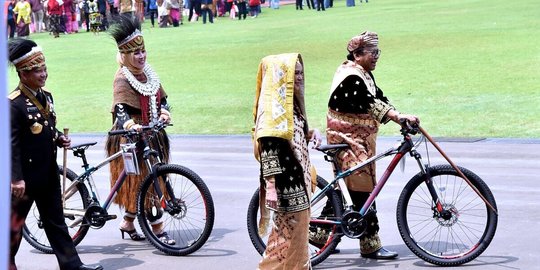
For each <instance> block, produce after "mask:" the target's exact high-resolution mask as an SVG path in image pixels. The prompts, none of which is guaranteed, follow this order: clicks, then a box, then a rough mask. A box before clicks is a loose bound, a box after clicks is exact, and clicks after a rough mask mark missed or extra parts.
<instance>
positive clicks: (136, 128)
mask: <svg viewBox="0 0 540 270" xmlns="http://www.w3.org/2000/svg"><path fill="white" fill-rule="evenodd" d="M129 130H133V131H137V132H141V131H142V130H143V126H141V125H139V124H134V125H132V126H131V127H130V128H129Z"/></svg>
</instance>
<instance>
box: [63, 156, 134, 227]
mask: <svg viewBox="0 0 540 270" xmlns="http://www.w3.org/2000/svg"><path fill="white" fill-rule="evenodd" d="M120 156H122V150H120V151H118V152H116V153H114V154H113V155H111V156H110V157H108V158H106V159H105V160H103V161H102V162H100V163H99V164H97V165H95V166H92V167H91V166H90V164H88V162H87V161H86V156H85V155H84V154H82V156H80V157H81V158H82V160H83V168H84V169H85V171H84V172H83V173H82V174H80V175H79V176H77V179H76V180H75V181H73V182H72V183H71V185H69V187H67V188H66V194H65V197H66V199H69V198H70V197H71V196H72V195H73V194H75V192H76V191H77V185H78V184H79V183H83V184H84V183H85V182H88V186H89V187H90V192H91V196H92V202H95V203H99V198H98V196H97V194H96V190H97V187H96V184H95V182H94V180H93V178H92V174H93V173H94V172H96V171H97V170H99V169H101V168H102V167H104V166H105V165H107V164H109V163H111V162H112V161H113V160H115V159H117V158H119V157H120ZM126 178H127V174H126V172H125V170H123V171H122V173H121V174H120V176H119V177H118V179H117V180H116V184H115V185H114V186H113V187H112V188H111V191H110V192H109V194H108V196H107V199H106V200H105V202H104V203H103V205H101V207H102V208H103V209H105V210H108V209H109V207H110V206H111V204H112V201H113V199H114V197H116V194H117V192H118V190H119V189H120V187H122V184H124V181H125V180H126ZM85 210H86V209H85ZM64 214H65V215H72V216H77V217H78V218H77V219H75V220H74V221H73V222H71V223H70V224H67V225H68V227H70V228H73V227H76V226H78V225H79V224H80V223H81V222H82V221H83V220H84V216H85V214H86V212H85V211H77V210H73V209H67V208H64Z"/></svg>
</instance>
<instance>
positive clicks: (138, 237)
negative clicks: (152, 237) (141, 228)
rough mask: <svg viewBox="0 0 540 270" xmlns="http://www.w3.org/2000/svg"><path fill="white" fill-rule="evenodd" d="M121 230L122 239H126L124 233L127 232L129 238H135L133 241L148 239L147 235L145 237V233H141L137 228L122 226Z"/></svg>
mask: <svg viewBox="0 0 540 270" xmlns="http://www.w3.org/2000/svg"><path fill="white" fill-rule="evenodd" d="M120 232H122V239H124V233H127V234H128V235H129V238H131V240H133V241H142V240H145V239H146V237H144V235H142V234H139V233H138V232H137V230H135V229H133V230H125V229H122V228H120Z"/></svg>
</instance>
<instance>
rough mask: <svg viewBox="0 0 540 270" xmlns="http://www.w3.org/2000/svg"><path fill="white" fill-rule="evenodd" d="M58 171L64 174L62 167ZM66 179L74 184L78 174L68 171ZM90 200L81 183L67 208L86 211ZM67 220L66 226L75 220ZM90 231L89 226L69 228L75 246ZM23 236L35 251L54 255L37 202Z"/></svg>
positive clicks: (68, 201) (28, 217)
mask: <svg viewBox="0 0 540 270" xmlns="http://www.w3.org/2000/svg"><path fill="white" fill-rule="evenodd" d="M58 170H59V171H60V174H63V168H62V166H59V168H58ZM66 178H67V179H69V181H71V182H73V181H75V179H77V174H75V173H74V172H73V171H72V170H70V169H66ZM88 198H89V193H88V189H87V188H86V186H85V185H84V184H82V183H79V184H78V185H77V192H76V193H75V194H73V196H71V197H70V198H69V199H67V200H66V208H70V209H80V210H81V211H84V209H87V208H88V206H89V204H90V202H89V200H88ZM64 216H65V215H64ZM65 218H66V224H68V223H69V221H71V220H73V216H71V217H70V216H65ZM88 229H89V228H88V226H80V225H78V226H76V227H73V228H70V227H69V226H68V231H69V235H70V236H71V239H72V240H73V244H74V245H75V246H76V245H78V244H79V243H80V242H81V241H82V240H83V239H84V237H85V236H86V234H87V233H88ZM22 234H23V238H24V239H25V240H26V241H27V242H28V243H29V244H30V245H31V246H32V247H34V248H35V249H37V250H39V251H41V252H43V253H48V254H52V253H53V249H52V248H51V246H50V243H49V240H48V238H47V235H46V234H45V230H44V229H43V225H42V223H41V220H40V216H39V211H38V209H37V207H36V203H35V202H34V203H33V204H32V208H30V212H29V213H28V216H27V217H26V220H25V224H24V227H23V231H22Z"/></svg>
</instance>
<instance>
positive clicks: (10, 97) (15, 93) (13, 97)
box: [8, 90, 21, 100]
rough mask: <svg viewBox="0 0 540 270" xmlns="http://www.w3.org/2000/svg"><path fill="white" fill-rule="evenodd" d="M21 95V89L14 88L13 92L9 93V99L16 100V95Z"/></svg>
mask: <svg viewBox="0 0 540 270" xmlns="http://www.w3.org/2000/svg"><path fill="white" fill-rule="evenodd" d="M20 95H21V90H14V91H13V92H11V93H9V96H8V98H9V100H14V99H15V98H16V97H18V96H20Z"/></svg>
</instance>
